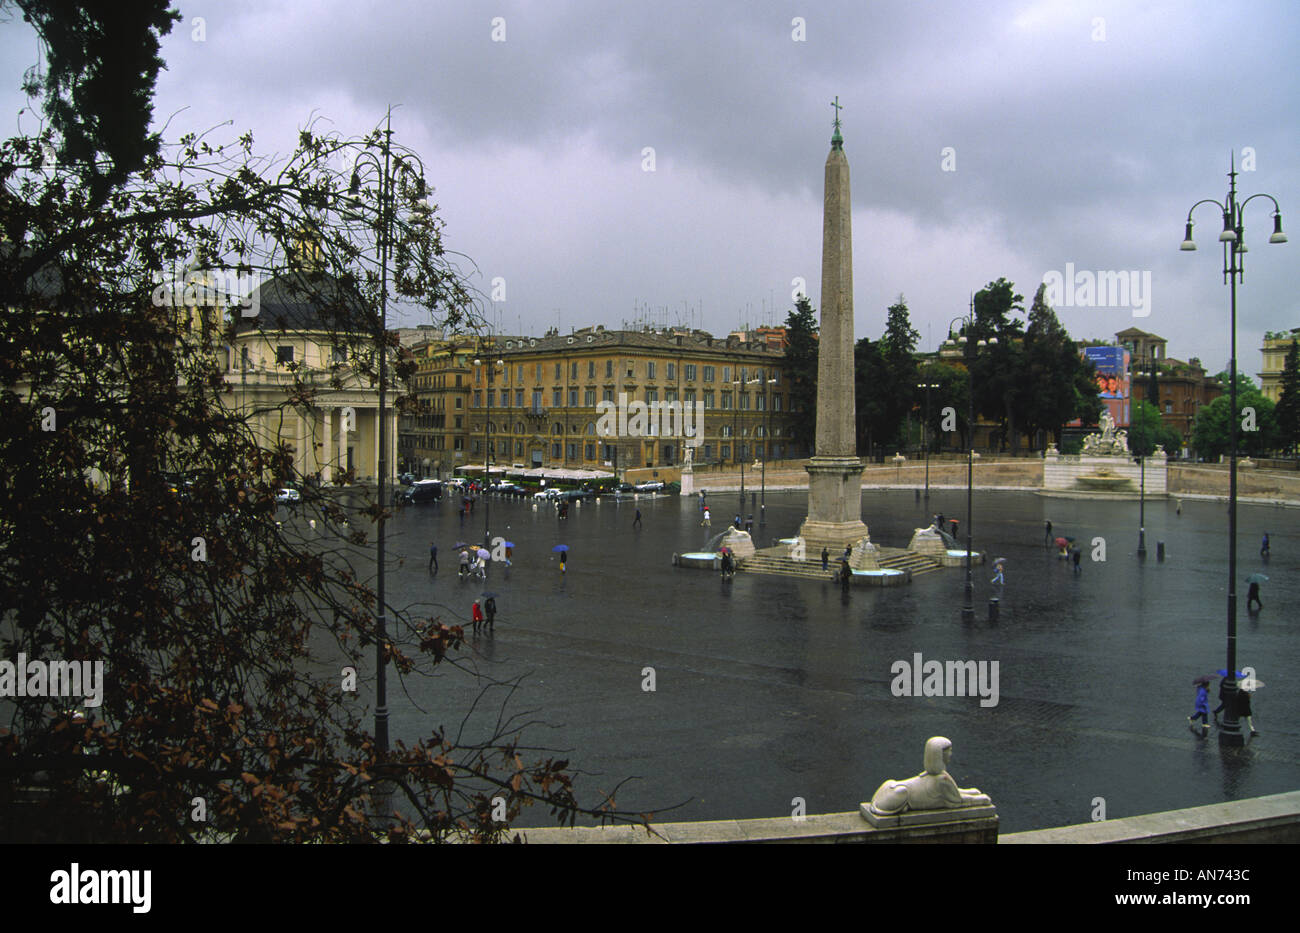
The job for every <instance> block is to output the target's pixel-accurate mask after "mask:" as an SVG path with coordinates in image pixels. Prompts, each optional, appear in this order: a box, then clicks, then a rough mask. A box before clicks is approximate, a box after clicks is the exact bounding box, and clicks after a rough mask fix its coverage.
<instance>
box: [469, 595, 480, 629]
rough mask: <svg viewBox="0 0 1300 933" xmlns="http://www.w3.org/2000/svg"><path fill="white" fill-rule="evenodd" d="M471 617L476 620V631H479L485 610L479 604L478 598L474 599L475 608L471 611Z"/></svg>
mask: <svg viewBox="0 0 1300 933" xmlns="http://www.w3.org/2000/svg"><path fill="white" fill-rule="evenodd" d="M470 618H471V619H472V620H473V622H474V631H476V632H477V631H478V627H479V626H480V625H482V624H483V610H482V608H481V607H480V606H479V604H478V600H477V599H476V600H474V608H473V610H472V611H471V612H470Z"/></svg>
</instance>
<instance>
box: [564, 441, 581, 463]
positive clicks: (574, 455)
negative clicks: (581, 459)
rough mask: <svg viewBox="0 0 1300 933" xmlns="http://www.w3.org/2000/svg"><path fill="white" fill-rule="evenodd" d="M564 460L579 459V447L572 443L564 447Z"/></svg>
mask: <svg viewBox="0 0 1300 933" xmlns="http://www.w3.org/2000/svg"><path fill="white" fill-rule="evenodd" d="M564 458H565V459H566V460H577V459H578V445H577V444H574V443H572V442H570V443H568V444H565V445H564Z"/></svg>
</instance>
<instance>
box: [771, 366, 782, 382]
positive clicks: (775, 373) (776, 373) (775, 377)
mask: <svg viewBox="0 0 1300 933" xmlns="http://www.w3.org/2000/svg"><path fill="white" fill-rule="evenodd" d="M780 384H781V370H779V369H774V370H772V385H774V386H779V385H780Z"/></svg>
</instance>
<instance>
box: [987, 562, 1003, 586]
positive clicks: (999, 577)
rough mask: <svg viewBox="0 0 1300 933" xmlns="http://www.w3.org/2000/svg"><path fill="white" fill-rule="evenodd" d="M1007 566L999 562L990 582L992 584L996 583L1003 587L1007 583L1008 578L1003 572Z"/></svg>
mask: <svg viewBox="0 0 1300 933" xmlns="http://www.w3.org/2000/svg"><path fill="white" fill-rule="evenodd" d="M1005 566H1006V565H1005V564H1004V563H1002V561H998V562H997V563H996V564H994V565H993V579H992V580H990V581H989V582H990V583H994V584H996V585H998V586H1002V585H1003V584H1004V583H1006V582H1007V581H1006V578H1005V577H1004V576H1003V574H1002V570H1003V568H1004V567H1005Z"/></svg>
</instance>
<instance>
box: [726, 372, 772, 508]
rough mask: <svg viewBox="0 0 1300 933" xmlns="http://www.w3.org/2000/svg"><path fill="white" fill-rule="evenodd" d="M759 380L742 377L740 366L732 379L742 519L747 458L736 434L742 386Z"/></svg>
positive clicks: (734, 436) (735, 448)
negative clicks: (742, 451) (742, 453)
mask: <svg viewBox="0 0 1300 933" xmlns="http://www.w3.org/2000/svg"><path fill="white" fill-rule="evenodd" d="M759 382H762V380H761V379H741V378H740V368H739V367H737V368H736V378H735V379H732V380H731V384H732V385H733V386H737V387H738V388H737V389H736V392H735V397H734V398H733V399H732V400H731V433H732V435H733V437H732V438H731V443H732V448H733V450H732V455H733V457H734V458H735V459H736V460H738V461H739V462H740V513H739V514H738V515H737V517H738V518H740V519H742V520H743V519H744V517H745V458H744V457H743V456H741V445H740V435H738V434H736V418H737V417H738V415H739V413H740V387H744V386H747V385H751V386H752V385H757V384H758V383H759ZM742 428H743V426H742ZM764 472H765V473H766V471H764Z"/></svg>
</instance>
